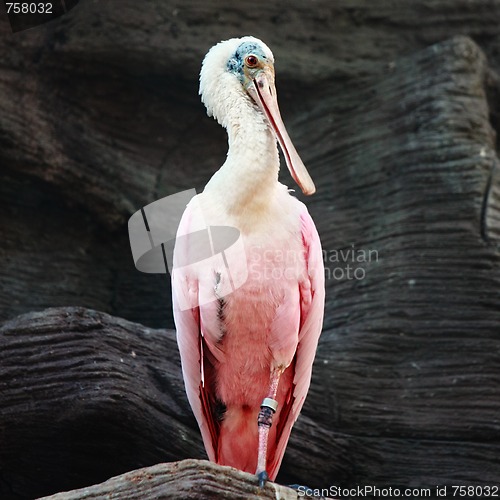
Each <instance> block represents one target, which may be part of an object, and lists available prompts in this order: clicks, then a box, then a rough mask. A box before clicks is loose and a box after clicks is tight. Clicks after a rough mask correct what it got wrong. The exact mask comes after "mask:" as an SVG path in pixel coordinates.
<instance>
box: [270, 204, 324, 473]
mask: <svg viewBox="0 0 500 500" xmlns="http://www.w3.org/2000/svg"><path fill="white" fill-rule="evenodd" d="M300 220H301V230H302V241H303V242H304V250H305V253H306V263H307V272H308V280H306V282H305V283H302V284H301V287H300V297H301V304H300V308H301V312H300V314H301V319H300V331H299V343H298V345H297V351H296V353H295V358H294V361H293V362H292V363H294V364H295V368H294V377H293V386H292V388H291V391H290V392H291V394H290V399H289V400H288V402H287V403H286V404H285V407H284V408H282V410H281V414H280V421H279V422H278V430H277V434H276V440H277V442H276V448H275V450H276V451H275V452H274V460H273V461H272V462H271V463H269V464H268V473H269V477H270V478H271V479H274V478H275V477H276V474H277V473H278V470H279V467H280V465H281V461H282V460H283V455H284V454H285V449H286V445H287V443H288V439H289V438H290V433H291V431H292V427H293V424H294V423H295V421H296V420H297V418H298V416H299V413H300V410H301V409H302V406H303V404H304V401H305V399H306V396H307V391H308V390H309V385H310V383H311V373H312V367H313V362H314V357H315V355H316V348H317V346H318V340H319V336H320V335H321V329H322V326H323V314H324V309H325V271H324V265H323V252H322V249H321V242H320V239H319V236H318V232H317V230H316V226H315V225H314V222H313V220H312V219H311V216H310V215H309V212H308V211H307V209H306V208H305V207H304V211H303V212H302V213H301V216H300ZM297 307H299V305H297ZM270 448H271V449H272V448H273V447H270Z"/></svg>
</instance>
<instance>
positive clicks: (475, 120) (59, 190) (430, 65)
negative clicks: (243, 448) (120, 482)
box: [0, 0, 500, 498]
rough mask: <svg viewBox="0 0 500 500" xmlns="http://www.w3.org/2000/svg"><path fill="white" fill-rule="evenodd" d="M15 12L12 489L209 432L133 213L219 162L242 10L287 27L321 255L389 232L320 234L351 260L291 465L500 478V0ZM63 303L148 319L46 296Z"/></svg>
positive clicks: (290, 88) (280, 51)
mask: <svg viewBox="0 0 500 500" xmlns="http://www.w3.org/2000/svg"><path fill="white" fill-rule="evenodd" d="M1 12H2V11H0V31H1V33H2V36H1V39H0V319H1V320H3V321H5V322H6V323H5V324H4V326H3V327H1V330H0V333H1V334H2V336H1V337H0V338H1V345H0V347H1V350H0V356H1V358H0V362H1V364H0V497H1V498H32V497H33V496H36V495H40V494H44V493H46V494H47V493H51V492H55V491H58V490H60V489H67V488H72V487H76V486H81V485H85V484H91V483H93V482H96V481H100V480H103V479H106V478H107V477H109V476H110V475H112V474H116V473H119V472H123V471H125V470H130V469H133V468H137V467H140V466H143V465H149V464H153V463H156V462H159V461H168V460H176V459H180V458H184V457H188V456H192V457H202V456H203V452H202V448H201V444H200V439H199V436H198V433H197V430H196V425H195V423H194V420H193V418H192V416H191V414H190V412H189V409H188V407H187V403H186V401H185V398H184V396H183V391H182V385H181V383H180V380H179V369H178V354H177V351H176V348H175V343H174V341H173V337H172V332H171V331H156V330H154V329H156V328H171V327H172V326H173V323H172V316H171V306H170V291H169V282H168V277H166V276H165V275H146V274H141V273H139V272H138V271H136V270H135V268H134V265H133V261H132V258H131V254H130V248H129V244H128V234H127V220H128V218H129V217H130V215H132V213H134V212H135V211H136V210H138V209H140V208H141V207H142V206H144V205H147V204H148V203H151V202H152V201H155V200H157V199H159V198H161V197H163V196H166V195H169V194H172V193H175V192H178V191H181V190H183V189H187V188H191V187H196V188H197V189H198V190H200V189H202V187H203V186H204V184H205V183H206V182H207V181H208V179H209V178H210V176H211V175H212V173H213V172H214V171H215V170H216V169H217V168H218V167H219V166H220V165H221V164H222V162H223V161H224V157H225V152H226V148H227V145H226V138H225V133H224V131H223V130H222V129H221V128H220V127H219V126H218V125H217V124H216V123H215V122H213V121H212V120H211V119H209V118H208V117H206V113H205V110H204V108H203V106H202V104H201V103H200V102H199V97H198V95H197V93H198V73H199V68H200V64H201V60H202V58H203V56H204V54H205V53H206V52H207V51H208V49H209V48H210V47H211V46H212V45H214V44H215V43H216V42H218V41H220V40H222V39H227V38H231V37H233V36H243V35H247V34H252V35H254V36H257V37H259V38H261V39H263V40H264V41H265V42H266V43H267V44H268V45H269V46H270V47H271V49H272V50H273V52H274V55H275V59H276V74H277V89H278V93H279V98H280V103H281V108H282V115H283V117H284V120H285V123H286V124H287V127H288V131H289V133H290V135H291V137H292V139H293V140H294V143H295V145H296V147H297V149H298V151H299V153H300V154H301V156H302V158H303V160H304V163H305V164H306V165H307V166H308V168H309V171H310V173H311V175H312V177H313V179H314V180H315V183H316V186H317V194H316V195H314V196H313V197H311V198H309V199H307V200H305V201H306V203H307V204H308V207H309V209H310V212H311V214H312V216H313V218H314V219H315V221H316V225H317V227H318V230H319V233H320V236H321V239H322V243H323V247H324V249H325V252H326V255H327V256H332V255H334V252H335V251H339V250H344V252H345V251H347V250H349V249H352V248H354V249H355V250H361V251H366V252H368V251H370V250H376V252H377V255H378V259H376V260H373V259H372V261H369V262H368V261H366V262H361V263H352V262H340V263H339V262H336V261H333V260H332V259H330V257H329V258H328V259H327V262H326V267H327V273H329V274H328V276H330V277H331V276H332V275H333V273H334V272H335V269H337V268H341V269H340V271H339V270H337V271H336V274H335V277H340V279H333V278H332V279H328V280H327V305H326V315H325V327H324V332H323V335H322V338H321V341H320V347H319V350H318V355H317V360H316V363H315V370H314V375H313V384H312V387H311V391H310V395H309V398H308V400H307V403H306V405H305V407H304V410H303V415H302V416H301V418H300V419H299V421H298V423H297V425H296V429H295V431H294V433H293V435H292V439H291V443H290V446H289V450H288V452H287V454H286V456H285V461H284V463H283V467H282V473H281V476H280V477H279V478H278V479H279V480H281V481H289V482H301V483H303V484H307V485H309V486H313V487H321V486H329V485H331V484H342V485H358V484H378V485H381V486H393V487H396V486H402V487H404V486H428V487H431V486H432V487H435V486H436V485H444V484H447V485H452V484H466V485H487V484H488V485H491V484H499V482H500V292H499V290H500V289H499V285H500V250H499V246H498V245H499V242H500V211H499V210H500V172H499V167H498V159H497V141H496V128H497V126H498V123H499V107H498V98H499V91H500V79H499V74H500V1H497V0H475V1H474V2H471V1H468V0H423V1H419V2H411V1H390V0H377V1H374V0H371V1H370V0H342V1H331V0H317V1H298V0H296V1H291V2H287V3H286V4H285V3H284V2H283V3H278V2H268V1H260V0H255V1H254V2H251V3H240V4H237V3H236V2H232V3H230V2H218V1H208V2H199V1H195V0H191V1H184V2H171V1H161V2H160V1H143V2H136V1H135V0H121V1H118V0H116V1H114V0H108V1H106V2H94V1H91V0H80V2H79V4H78V5H77V6H76V7H75V8H73V9H72V10H71V11H70V12H69V13H67V14H65V15H64V16H63V17H61V18H59V19H56V20H54V21H51V22H49V23H47V24H44V25H42V26H40V27H36V28H33V29H30V30H27V31H21V32H17V33H15V34H13V33H12V32H11V29H10V25H9V22H8V20H7V17H6V15H1ZM285 170H286V169H285ZM281 177H282V180H283V182H285V183H287V184H288V185H290V186H291V187H292V184H293V181H292V180H291V179H290V177H289V175H288V173H287V172H286V171H283V173H282V176H281ZM347 264H351V266H355V267H361V268H362V269H363V271H364V276H365V277H364V279H362V280H357V279H348V278H347V275H346V273H342V272H341V271H342V270H345V269H346V266H347ZM65 306H78V307H79V308H90V309H93V310H97V311H102V312H104V313H109V314H111V315H113V316H116V317H119V318H124V319H126V320H129V321H131V322H134V323H141V324H142V325H145V326H144V327H143V326H140V325H134V324H132V323H128V322H123V321H122V320H120V319H115V318H112V317H110V316H107V315H102V314H100V313H94V312H92V311H87V310H86V309H74V308H70V309H51V310H49V311H46V310H45V308H47V307H58V308H62V307H65ZM40 311H41V313H37V314H28V315H27V316H26V315H24V316H21V317H20V318H16V316H18V315H20V314H26V313H32V312H40ZM96 318H97V319H96ZM58 346H60V348H61V349H62V350H61V351H57V349H58V348H59V347H58ZM130 346H134V347H133V348H130ZM57 352H59V353H60V356H59V357H58V356H56V355H55V354H54V353H57ZM132 352H134V353H135V356H131V353H132ZM140 352H141V353H142V357H141V356H137V353H140ZM51 353H52V354H51ZM124 356H125V360H124ZM120 360H121V361H120ZM90 367H93V368H92V369H90ZM89 373H91V375H89ZM86 377H89V378H86ZM83 378H85V383H82V381H81V380H83ZM134 384H135V385H134ZM131 387H132V388H133V389H134V390H131ZM99 391H100V392H99ZM106 391H107V392H106ZM103 394H105V396H102V395H103ZM101 396H102V398H101ZM100 398H101V399H100ZM169 398H173V399H169ZM111 402H112V403H111ZM179 426H180V427H179ZM182 433H184V434H182ZM141 436H142V437H141ZM144 436H146V437H144ZM57 443H58V444H57Z"/></svg>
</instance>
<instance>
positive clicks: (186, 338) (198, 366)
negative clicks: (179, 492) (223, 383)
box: [172, 204, 222, 462]
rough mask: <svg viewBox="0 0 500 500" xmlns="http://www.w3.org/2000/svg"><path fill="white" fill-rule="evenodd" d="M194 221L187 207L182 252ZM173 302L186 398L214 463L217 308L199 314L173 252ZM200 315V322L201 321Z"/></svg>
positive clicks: (192, 282) (195, 289)
mask: <svg viewBox="0 0 500 500" xmlns="http://www.w3.org/2000/svg"><path fill="white" fill-rule="evenodd" d="M195 217H196V216H195V215H194V214H193V210H192V205H191V204H190V205H188V206H187V208H186V210H185V212H184V215H183V217H182V220H181V223H180V225H179V229H178V231H177V235H178V236H182V235H184V238H183V239H182V244H183V247H184V248H189V246H190V242H189V234H191V232H192V231H194V230H196V229H199V228H196V227H193V226H196V222H194V221H193V219H194V218H195ZM178 241H179V240H178ZM179 251H182V250H179ZM172 302H173V309H174V320H175V325H176V330H177V343H178V345H179V352H180V355H181V362H182V375H183V378H184V384H185V387H186V393H187V397H188V400H189V404H190V405H191V408H192V410H193V413H194V416H195V417H196V420H197V421H198V425H199V427H200V431H201V436H202V438H203V443H204V445H205V450H206V451H207V455H208V458H209V459H210V460H212V461H214V462H216V461H217V451H216V450H217V439H218V434H219V423H218V419H217V417H216V416H215V415H214V414H213V408H214V407H215V394H213V393H212V392H211V388H212V387H214V386H215V384H214V383H213V382H212V380H213V377H214V376H215V374H214V373H213V370H212V367H213V363H212V362H211V360H213V358H214V354H213V353H212V351H213V352H215V353H216V352H217V350H218V349H217V347H216V344H217V339H213V338H211V337H212V336H213V332H215V331H217V329H215V328H211V325H210V319H211V318H213V319H212V322H213V321H216V320H217V310H216V307H217V305H216V304H215V303H213V304H208V305H205V306H203V308H202V309H203V310H202V311H201V310H200V309H201V308H200V307H199V282H198V278H197V276H196V275H195V274H194V273H190V271H189V268H186V267H181V268H176V253H175V251H174V265H173V269H172ZM181 305H182V306H181ZM211 308H213V309H214V310H213V314H210V312H211V311H210V309H211ZM200 315H201V316H202V320H200ZM203 325H205V327H203ZM207 330H208V332H207ZM206 333H208V334H206ZM220 356H222V353H220Z"/></svg>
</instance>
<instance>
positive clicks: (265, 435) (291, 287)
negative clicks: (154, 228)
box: [172, 37, 325, 484]
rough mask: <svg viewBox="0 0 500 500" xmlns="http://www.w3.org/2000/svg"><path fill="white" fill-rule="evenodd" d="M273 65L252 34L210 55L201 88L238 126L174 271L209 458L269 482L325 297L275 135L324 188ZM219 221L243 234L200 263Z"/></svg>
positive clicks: (220, 115)
mask: <svg viewBox="0 0 500 500" xmlns="http://www.w3.org/2000/svg"><path fill="white" fill-rule="evenodd" d="M256 61H257V62H256ZM273 63H274V58H273V56H272V53H271V51H270V50H269V49H268V47H267V46H266V45H265V44H263V43H262V42H261V41H260V40H257V39H255V38H252V37H245V38H242V39H232V40H228V41H226V42H222V43H220V44H218V45H216V46H215V47H214V48H212V49H211V51H210V52H209V53H208V54H207V57H206V58H205V61H204V64H203V68H202V72H201V78H200V93H201V94H202V100H203V102H204V103H205V104H206V106H207V108H208V111H209V114H213V115H214V117H215V118H216V119H217V120H218V121H219V122H220V123H221V124H222V125H223V126H225V127H226V128H227V129H228V135H229V152H228V157H227V160H226V162H225V163H224V165H223V166H222V167H221V169H220V170H219V171H218V172H217V173H216V174H215V175H214V176H213V177H212V179H211V180H210V182H209V183H208V184H207V186H206V187H205V190H204V191H203V193H201V194H200V195H197V196H196V197H195V198H194V199H193V200H192V202H191V203H190V204H189V205H188V207H187V208H186V211H185V213H184V216H183V218H182V221H181V224H180V226H179V230H178V236H183V238H179V239H178V241H181V240H182V245H181V244H179V245H177V246H176V249H175V252H174V266H173V267H174V268H173V271H172V290H173V303H174V317H175V323H176V327H177V339H178V344H179V350H180V354H181V360H182V370H183V376H184V381H185V385H186V392H187V395H188V399H189V402H190V404H191V407H192V409H193V412H194V414H195V416H196V419H197V421H198V424H199V426H200V430H201V434H202V437H203V442H204V444H205V448H206V451H207V454H208V456H209V458H210V459H211V460H213V461H216V462H218V463H220V464H224V465H231V466H233V467H237V468H239V469H241V470H245V471H248V472H252V473H257V474H264V476H259V477H264V478H265V479H266V478H267V476H269V478H270V479H274V478H275V477H276V474H277V473H278V470H279V467H280V464H281V461H282V459H283V455H284V452H285V448H286V445H287V442H288V439H289V436H290V432H291V430H292V426H293V424H294V422H295V420H296V419H297V417H298V415H299V412H300V410H301V408H302V405H303V403H304V400H305V397H306V395H307V391H308V388H309V384H310V379H311V370H312V365H313V361H314V356H315V352H316V347H317V343H318V339H319V336H320V333H321V328H322V321H323V310H324V298H325V289H324V269H323V261H322V251H321V244H320V240H319V237H318V233H317V231H316V228H315V226H314V223H313V221H312V219H311V217H310V215H309V213H308V211H307V208H306V207H305V205H304V204H302V203H301V202H300V201H298V200H297V199H296V198H294V197H293V196H291V195H290V194H289V192H288V190H287V188H286V187H285V186H283V185H282V184H280V183H279V182H278V180H277V173H278V169H279V157H278V150H277V145H276V140H278V141H279V143H280V145H281V147H282V149H283V150H284V156H285V159H286V161H287V165H288V166H289V168H290V171H291V173H292V175H293V176H294V178H295V180H296V181H297V182H298V184H299V185H300V186H301V187H302V188H303V190H304V191H305V192H307V193H312V192H314V184H313V183H312V180H311V179H310V177H309V175H308V174H307V171H306V170H305V167H304V166H303V164H302V162H301V160H300V158H299V156H298V154H297V153H296V151H295V149H294V148H293V145H292V143H291V141H290V139H289V137H288V134H287V133H286V130H285V128H284V125H283V123H282V121H281V117H280V116H279V110H278V108H277V101H276V90H275V88H274V69H273ZM208 227H211V228H214V227H229V228H235V229H237V230H238V232H239V233H238V234H239V238H238V242H237V245H235V246H234V248H235V250H231V249H229V250H227V252H226V253H225V254H224V255H223V258H221V256H220V255H219V256H217V255H216V256H215V258H211V259H210V258H209V259H205V260H203V261H199V262H196V260H197V259H196V258H194V257H193V259H190V257H189V254H190V252H194V250H193V247H195V246H196V242H195V237H194V236H192V235H194V234H195V233H196V232H197V231H198V232H199V231H200V230H203V229H204V228H208ZM198 234H199V233H198ZM211 244H212V243H211ZM186 255H187V257H186ZM198 260H199V259H198ZM186 262H193V264H192V265H186V264H185V263H186ZM276 405H277V407H276ZM263 409H265V410H264V413H262V411H263ZM266 412H267V413H266ZM258 421H259V424H258V423H257V422H258ZM271 424H272V425H271ZM263 482H265V480H264V481H261V484H262V483H263Z"/></svg>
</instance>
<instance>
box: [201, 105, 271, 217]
mask: <svg viewBox="0 0 500 500" xmlns="http://www.w3.org/2000/svg"><path fill="white" fill-rule="evenodd" d="M234 104H236V105H234V106H231V107H230V108H229V109H228V113H227V116H226V119H225V120H224V122H225V123H224V125H225V126H226V128H227V133H228V141H229V151H228V153H227V159H226V161H225V162H224V164H223V165H222V167H221V168H220V169H219V171H218V172H216V173H215V175H214V176H213V177H212V178H211V179H210V181H209V183H208V184H207V186H206V187H205V192H207V193H213V194H214V195H215V196H217V197H220V200H221V202H222V204H223V205H224V209H225V210H226V211H227V213H230V214H232V215H235V216H242V215H244V214H248V213H252V212H261V211H262V210H265V208H266V206H267V205H268V204H269V203H271V202H272V196H273V191H274V190H275V189H276V187H277V186H278V171H279V155H278V147H277V143H276V138H275V136H274V134H273V133H272V132H271V130H270V129H269V127H268V125H267V122H266V120H265V118H264V116H263V114H262V113H261V112H260V111H259V110H258V108H257V107H256V106H254V105H253V103H252V102H251V101H250V99H241V97H240V98H239V99H238V100H237V101H236V102H235V103H234Z"/></svg>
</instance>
